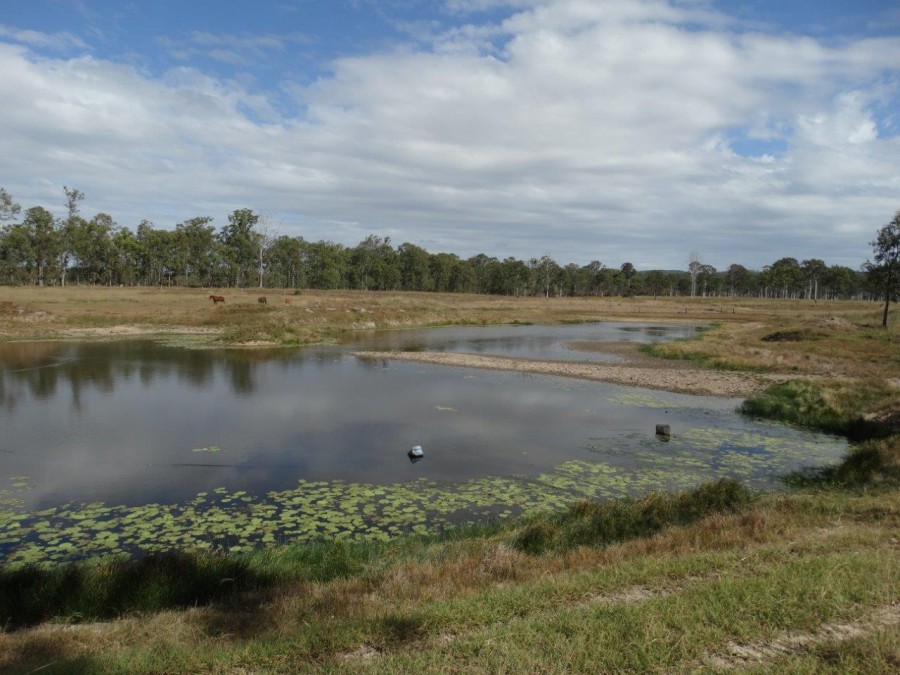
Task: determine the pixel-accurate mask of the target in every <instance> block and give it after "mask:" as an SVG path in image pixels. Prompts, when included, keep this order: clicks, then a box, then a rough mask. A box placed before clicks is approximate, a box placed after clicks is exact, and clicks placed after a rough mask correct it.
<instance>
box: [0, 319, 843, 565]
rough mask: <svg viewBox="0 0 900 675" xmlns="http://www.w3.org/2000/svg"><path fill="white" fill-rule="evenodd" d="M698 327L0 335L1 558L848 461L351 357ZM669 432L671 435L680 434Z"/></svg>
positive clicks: (519, 388) (695, 404)
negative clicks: (286, 345) (177, 338)
mask: <svg viewBox="0 0 900 675" xmlns="http://www.w3.org/2000/svg"><path fill="white" fill-rule="evenodd" d="M693 330H694V329H693V328H685V327H665V326H662V327H661V326H640V325H635V324H629V325H615V324H613V325H610V324H596V325H593V324H589V325H579V326H558V327H548V326H518V327H500V328H484V329H471V328H454V329H439V330H434V331H415V332H409V333H391V334H373V335H368V336H363V337H360V338H359V340H358V341H356V342H355V343H354V344H353V345H349V346H345V347H332V348H312V349H305V350H265V351H241V350H189V349H181V348H177V347H167V346H163V345H160V344H157V343H154V342H146V341H124V342H113V343H99V342H98V343H80V344H72V343H50V342H45V343H7V344H3V345H0V429H2V430H3V432H2V435H0V560H4V559H5V560H7V561H11V562H31V561H64V560H69V559H72V558H78V557H90V556H103V555H107V554H110V553H117V552H122V551H124V552H129V553H138V552H142V551H148V550H154V549H156V548H168V547H172V546H216V547H224V548H229V549H232V550H244V549H246V548H248V547H251V546H256V545H261V544H270V543H273V542H278V541H297V540H308V539H315V538H320V537H329V538H334V537H336V538H365V537H369V538H387V537H390V536H394V535H396V534H398V533H401V532H409V531H411V532H416V533H423V534H424V533H427V532H432V531H434V530H435V529H439V528H441V527H444V526H446V525H448V524H453V523H459V522H465V521H469V520H473V519H479V518H485V517H489V518H507V517H510V516H512V515H516V514H519V513H522V512H526V511H529V510H532V509H535V508H545V507H548V506H549V507H558V506H561V505H564V504H567V503H570V502H571V501H573V500H574V499H577V498H580V497H598V498H607V497H621V496H626V495H635V494H640V493H643V492H646V491H648V490H650V489H681V488H686V487H691V486H693V485H696V484H697V483H699V482H701V481H703V480H706V479H710V478H716V477H719V476H734V477H736V478H739V479H740V480H742V481H745V482H747V483H749V484H751V485H755V486H766V487H771V486H773V485H776V484H777V477H778V475H780V474H783V473H785V472H786V471H789V470H791V469H794V468H797V467H799V466H805V465H820V464H825V463H831V462H834V461H836V460H837V459H839V458H840V457H841V456H842V454H843V453H844V452H845V451H846V443H845V442H844V441H843V440H841V439H837V438H834V437H830V436H826V435H822V434H814V433H809V432H805V431H800V430H796V429H792V428H789V427H786V426H783V425H774V424H765V423H760V422H755V421H752V420H748V419H746V418H743V417H742V416H740V415H738V414H737V413H736V412H735V407H736V406H737V404H738V403H739V401H738V400H735V399H717V398H710V397H697V396H687V395H678V394H670V393H662V392H651V391H648V390H642V389H634V388H628V387H622V386H616V385H610V384H604V383H597V382H586V381H581V380H573V379H566V378H558V377H548V376H534V375H523V374H518V373H507V372H499V371H480V370H474V369H463V368H454V367H442V366H436V365H430V364H418V363H409V362H394V361H391V362H373V361H368V360H362V359H358V358H356V357H354V356H353V354H352V351H353V350H354V349H384V348H386V347H388V348H406V349H409V348H413V349H439V350H451V349H452V350H461V351H469V350H471V351H479V352H482V353H491V354H494V353H496V354H505V355H518V356H522V355H526V354H527V355H528V356H529V358H572V359H578V360H581V359H588V358H593V357H595V356H596V354H597V352H579V351H577V350H573V349H571V348H570V347H568V346H567V345H568V344H569V343H570V342H578V341H581V340H608V341H610V340H615V341H619V340H621V339H622V338H623V336H625V337H626V338H627V339H631V340H641V341H650V340H664V339H672V338H673V337H682V336H685V335H687V334H689V332H691V331H693ZM656 423H666V424H669V425H670V426H671V428H672V438H671V440H670V441H669V442H668V443H663V442H661V441H659V440H657V439H656V438H655V436H654V433H653V432H654V428H655V424H656ZM413 445H421V446H422V447H423V448H424V451H425V457H424V459H422V460H421V461H418V462H412V461H410V459H409V458H408V457H407V455H406V452H407V450H408V449H409V448H410V447H411V446H413Z"/></svg>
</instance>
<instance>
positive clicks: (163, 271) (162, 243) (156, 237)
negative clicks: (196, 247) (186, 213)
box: [137, 220, 177, 286]
mask: <svg viewBox="0 0 900 675" xmlns="http://www.w3.org/2000/svg"><path fill="white" fill-rule="evenodd" d="M137 242H138V254H139V260H140V270H141V275H142V276H143V277H144V283H145V284H146V285H148V286H155V285H158V286H162V285H163V280H165V281H166V282H167V283H171V281H172V277H173V276H174V273H175V271H176V268H175V265H176V263H177V257H176V256H175V255H174V251H175V250H176V248H177V247H176V245H175V233H174V232H170V231H168V230H158V229H156V228H154V227H153V223H152V222H150V221H149V220H144V221H141V224H140V225H138V228H137Z"/></svg>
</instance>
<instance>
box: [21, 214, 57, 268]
mask: <svg viewBox="0 0 900 675" xmlns="http://www.w3.org/2000/svg"><path fill="white" fill-rule="evenodd" d="M55 224H56V223H55V221H54V220H53V215H52V214H51V213H50V212H49V211H47V209H45V208H44V207H43V206H33V207H31V208H30V209H28V210H27V211H26V212H25V218H24V219H23V221H22V225H23V226H24V228H25V231H26V233H27V236H28V242H29V249H30V251H31V255H32V262H33V265H34V269H35V271H36V273H37V279H36V281H37V285H38V286H43V285H44V280H45V278H46V277H47V272H48V270H49V269H50V267H51V265H53V264H54V262H55V260H56V256H57V253H58V252H59V234H58V232H57V231H56V227H55Z"/></svg>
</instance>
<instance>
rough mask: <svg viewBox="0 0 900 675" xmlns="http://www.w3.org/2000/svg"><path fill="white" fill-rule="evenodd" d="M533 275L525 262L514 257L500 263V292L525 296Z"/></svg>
mask: <svg viewBox="0 0 900 675" xmlns="http://www.w3.org/2000/svg"><path fill="white" fill-rule="evenodd" d="M530 277H531V273H530V271H529V269H528V265H526V264H525V261H523V260H518V259H517V258H514V257H512V256H509V257H508V258H504V259H503V262H502V263H500V279H501V281H500V289H501V290H500V292H501V293H504V294H506V295H515V296H519V295H525V294H526V293H527V292H528V281H529V279H530Z"/></svg>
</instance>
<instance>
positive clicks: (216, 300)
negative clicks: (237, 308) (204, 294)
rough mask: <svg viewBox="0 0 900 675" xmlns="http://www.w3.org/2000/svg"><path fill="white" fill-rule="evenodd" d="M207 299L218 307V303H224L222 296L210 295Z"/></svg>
mask: <svg viewBox="0 0 900 675" xmlns="http://www.w3.org/2000/svg"><path fill="white" fill-rule="evenodd" d="M209 299H210V300H212V301H213V304H214V305H218V304H219V303H220V302H225V296H224V295H211V296H209Z"/></svg>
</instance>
